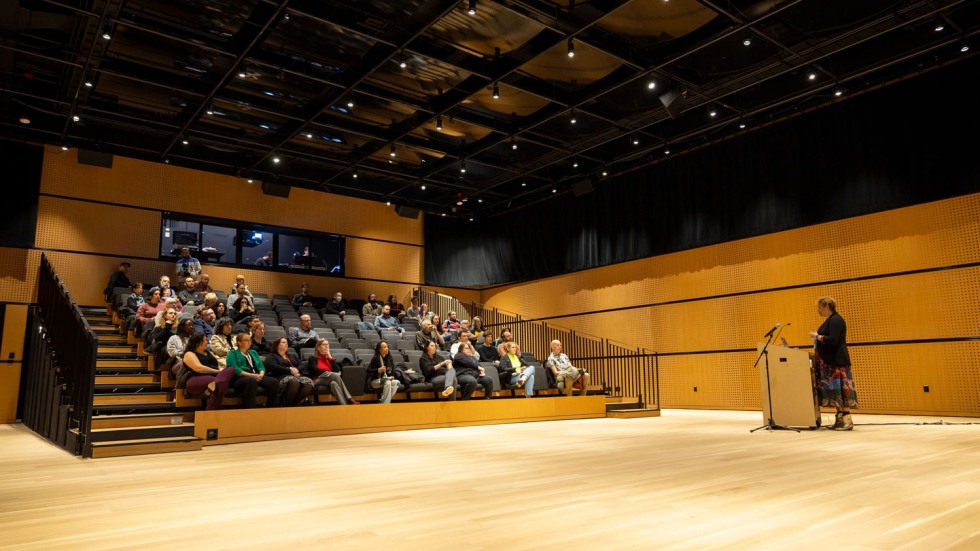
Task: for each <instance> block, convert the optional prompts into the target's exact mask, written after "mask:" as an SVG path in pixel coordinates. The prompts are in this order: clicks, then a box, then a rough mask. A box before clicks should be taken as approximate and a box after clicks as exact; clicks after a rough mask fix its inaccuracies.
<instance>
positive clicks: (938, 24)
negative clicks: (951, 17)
mask: <svg viewBox="0 0 980 551" xmlns="http://www.w3.org/2000/svg"><path fill="white" fill-rule="evenodd" d="M945 28H946V25H944V24H943V22H942V21H937V22H936V26H935V27H934V28H933V30H934V31H936V32H937V33H940V32H943V29H945Z"/></svg>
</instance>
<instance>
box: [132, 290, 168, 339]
mask: <svg viewBox="0 0 980 551" xmlns="http://www.w3.org/2000/svg"><path fill="white" fill-rule="evenodd" d="M163 306H164V305H163V301H161V300H160V290H159V289H157V290H156V291H151V292H150V298H149V299H147V301H146V302H144V303H143V304H141V305H140V306H139V308H137V309H136V323H135V325H134V326H133V328H132V329H133V331H134V332H135V333H136V334H137V335H142V334H143V328H144V326H145V325H146V324H147V323H149V322H152V321H156V317H157V313H159V312H161V311H162V310H163Z"/></svg>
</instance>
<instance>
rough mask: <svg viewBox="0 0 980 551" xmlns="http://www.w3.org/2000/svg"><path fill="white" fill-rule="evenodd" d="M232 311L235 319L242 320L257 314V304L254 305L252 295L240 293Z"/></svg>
mask: <svg viewBox="0 0 980 551" xmlns="http://www.w3.org/2000/svg"><path fill="white" fill-rule="evenodd" d="M242 287H244V285H243V286H242ZM230 311H231V313H232V316H233V317H234V319H235V321H241V320H244V319H248V318H251V317H252V316H254V315H255V306H253V305H252V300H251V297H248V296H245V295H239V296H238V298H237V299H235V302H234V303H232V305H231V310H230Z"/></svg>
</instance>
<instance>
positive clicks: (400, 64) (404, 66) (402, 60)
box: [398, 58, 408, 69]
mask: <svg viewBox="0 0 980 551" xmlns="http://www.w3.org/2000/svg"><path fill="white" fill-rule="evenodd" d="M398 66H399V67H401V68H402V69H404V68H406V67H408V62H407V61H405V59H404V58H402V59H401V61H399V62H398Z"/></svg>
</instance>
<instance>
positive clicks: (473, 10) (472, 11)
mask: <svg viewBox="0 0 980 551" xmlns="http://www.w3.org/2000/svg"><path fill="white" fill-rule="evenodd" d="M466 13H468V14H470V15H476V0H470V7H469V9H467V10H466ZM443 216H445V214H443Z"/></svg>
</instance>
